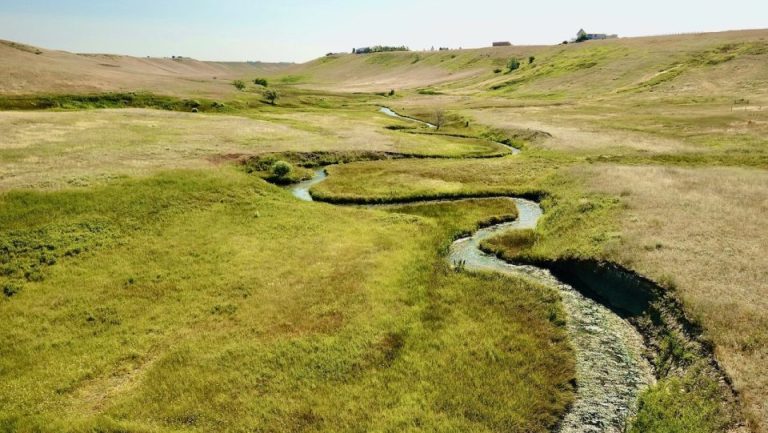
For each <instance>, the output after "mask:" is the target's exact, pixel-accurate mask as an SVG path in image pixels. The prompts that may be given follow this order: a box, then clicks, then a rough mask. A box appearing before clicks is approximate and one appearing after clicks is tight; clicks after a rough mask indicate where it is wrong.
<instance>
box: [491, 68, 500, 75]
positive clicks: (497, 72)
mask: <svg viewBox="0 0 768 433" xmlns="http://www.w3.org/2000/svg"><path fill="white" fill-rule="evenodd" d="M493 73H494V74H500V73H501V69H500V68H496V69H494V70H493Z"/></svg>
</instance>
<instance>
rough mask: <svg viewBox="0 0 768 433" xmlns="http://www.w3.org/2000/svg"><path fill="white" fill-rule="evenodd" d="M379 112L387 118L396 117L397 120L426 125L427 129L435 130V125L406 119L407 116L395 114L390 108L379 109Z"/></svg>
mask: <svg viewBox="0 0 768 433" xmlns="http://www.w3.org/2000/svg"><path fill="white" fill-rule="evenodd" d="M379 111H380V112H382V113H384V114H386V115H387V116H389V117H396V118H398V119H403V120H408V121H411V122H416V123H420V124H422V125H426V126H427V127H428V128H432V129H437V125H433V124H431V123H429V122H424V121H423V120H419V119H414V118H413V117H407V116H403V115H400V114H397V113H396V112H395V111H393V110H392V109H391V108H388V107H381V108H380V109H379Z"/></svg>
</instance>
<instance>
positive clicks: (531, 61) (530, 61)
mask: <svg viewBox="0 0 768 433" xmlns="http://www.w3.org/2000/svg"><path fill="white" fill-rule="evenodd" d="M535 61H536V57H535V56H530V57H528V64H529V65H532V64H533V62H535Z"/></svg>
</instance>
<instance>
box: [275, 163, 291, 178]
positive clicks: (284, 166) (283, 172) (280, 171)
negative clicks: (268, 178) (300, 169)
mask: <svg viewBox="0 0 768 433" xmlns="http://www.w3.org/2000/svg"><path fill="white" fill-rule="evenodd" d="M291 171H293V167H292V166H291V164H289V163H287V162H285V161H277V162H275V163H274V164H272V175H273V176H275V177H277V178H284V177H285V176H288V174H290V173H291Z"/></svg>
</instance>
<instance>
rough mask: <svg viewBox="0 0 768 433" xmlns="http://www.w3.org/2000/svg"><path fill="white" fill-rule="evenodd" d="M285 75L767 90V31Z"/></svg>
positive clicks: (629, 89)
mask: <svg viewBox="0 0 768 433" xmlns="http://www.w3.org/2000/svg"><path fill="white" fill-rule="evenodd" d="M513 57H514V58H517V59H519V60H520V62H521V67H520V68H519V69H518V70H516V71H512V72H510V71H508V70H507V69H506V65H507V62H508V60H509V59H510V58H513ZM531 58H533V62H532V63H531V62H530V59H531ZM284 73H285V74H286V76H285V80H284V81H285V83H295V84H296V85H300V86H302V87H309V88H316V89H325V90H337V91H378V92H380V91H388V90H390V89H396V90H403V89H416V88H426V87H431V88H432V89H431V90H437V91H440V92H442V93H447V94H457V95H468V94H472V95H477V94H484V96H499V97H505V98H506V97H519V98H526V99H550V100H551V99H565V98H568V97H580V98H581V97H592V96H611V95H619V96H622V97H623V96H624V95H625V94H627V93H651V92H662V93H664V92H672V93H674V94H675V95H676V96H680V95H685V94H699V93H706V94H707V95H720V94H728V95H731V94H734V93H743V94H744V97H754V96H755V95H758V96H761V97H764V96H765V95H766V93H768V90H767V89H768V30H745V31H733V32H722V33H702V34H691V35H678V36H655V37H643V38H622V39H613V40H605V41H591V42H587V43H582V44H570V45H556V46H525V47H522V46H521V47H498V48H481V49H472V50H453V51H436V52H393V53H377V54H365V55H352V54H344V55H333V56H328V57H324V58H320V59H317V60H315V61H312V62H309V63H306V64H303V65H296V66H293V67H291V68H288V69H286V70H285V71H284Z"/></svg>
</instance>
